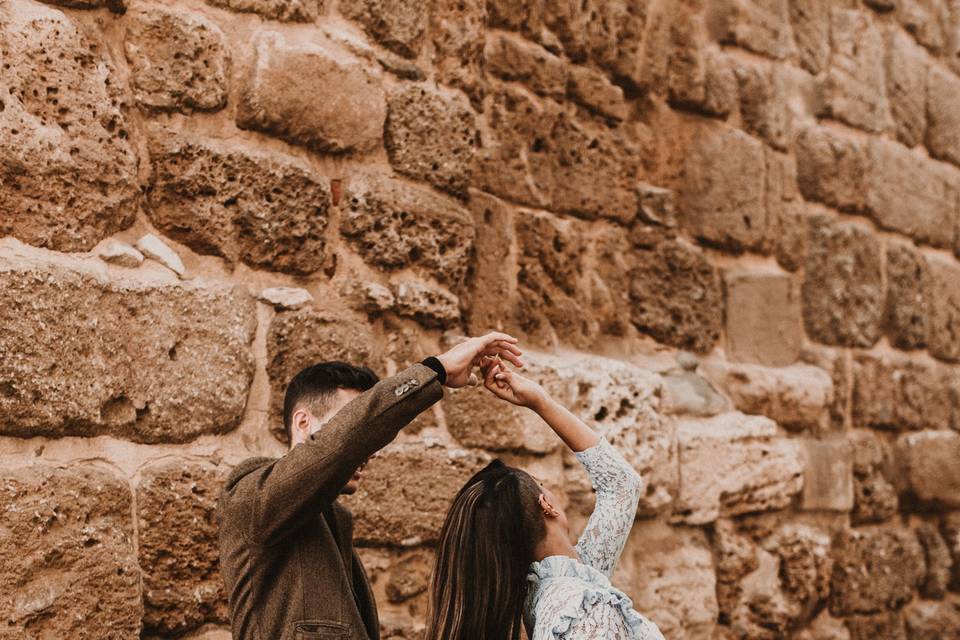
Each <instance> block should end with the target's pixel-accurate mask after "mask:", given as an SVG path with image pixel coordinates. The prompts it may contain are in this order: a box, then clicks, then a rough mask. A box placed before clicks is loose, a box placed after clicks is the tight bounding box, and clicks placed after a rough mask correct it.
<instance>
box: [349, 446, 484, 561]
mask: <svg viewBox="0 0 960 640" xmlns="http://www.w3.org/2000/svg"><path fill="white" fill-rule="evenodd" d="M487 461H488V457H487V456H485V455H483V454H480V453H472V452H468V451H464V450H463V449H447V448H444V447H441V446H434V447H424V446H423V444H422V443H417V444H393V445H390V446H388V447H387V448H386V449H383V450H381V451H380V453H379V454H377V457H376V458H373V459H372V460H371V461H370V463H369V464H368V465H367V467H366V469H365V470H364V473H363V481H362V482H361V483H360V488H359V489H358V490H357V492H356V493H355V494H353V495H352V496H348V497H346V498H344V499H343V503H344V506H346V507H347V508H349V509H350V510H351V511H352V512H353V514H354V528H353V537H354V540H355V541H356V542H357V543H358V544H361V545H374V546H383V545H391V546H397V545H402V546H409V545H422V544H433V543H436V541H437V538H438V537H439V535H440V528H441V527H442V526H443V519H444V518H445V517H446V515H447V509H448V508H449V506H450V501H451V500H453V497H454V495H456V493H457V491H459V490H460V487H462V486H463V483H464V482H466V481H467V480H468V479H469V478H470V477H471V476H472V475H473V474H474V473H476V472H477V471H479V470H480V469H481V468H482V467H483V466H484V464H486V462H487Z"/></svg>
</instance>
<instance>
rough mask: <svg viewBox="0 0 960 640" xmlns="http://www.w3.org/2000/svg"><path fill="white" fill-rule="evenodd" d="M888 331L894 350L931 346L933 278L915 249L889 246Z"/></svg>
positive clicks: (899, 244) (900, 244)
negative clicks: (929, 328) (931, 288)
mask: <svg viewBox="0 0 960 640" xmlns="http://www.w3.org/2000/svg"><path fill="white" fill-rule="evenodd" d="M886 257H887V302H886V311H885V312H884V315H885V317H886V330H887V336H888V337H889V338H890V341H891V342H892V343H893V344H894V346H897V347H900V348H901V349H921V348H923V347H925V346H926V344H927V332H928V326H929V318H930V308H931V305H932V300H931V299H930V291H929V286H930V275H929V274H928V273H927V263H926V261H925V260H924V259H923V256H922V255H921V254H920V252H919V251H917V250H916V248H914V246H913V245H911V244H909V243H906V242H890V243H889V244H888V245H887V256H886Z"/></svg>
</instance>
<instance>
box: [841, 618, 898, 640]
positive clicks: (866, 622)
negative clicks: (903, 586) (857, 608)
mask: <svg viewBox="0 0 960 640" xmlns="http://www.w3.org/2000/svg"><path fill="white" fill-rule="evenodd" d="M843 623H844V625H846V627H847V630H848V631H849V632H850V640H875V639H876V638H884V640H907V636H906V630H905V629H904V626H903V616H902V615H901V614H900V612H899V611H884V612H883V613H871V614H868V615H853V616H850V617H848V618H846V619H844V621H843Z"/></svg>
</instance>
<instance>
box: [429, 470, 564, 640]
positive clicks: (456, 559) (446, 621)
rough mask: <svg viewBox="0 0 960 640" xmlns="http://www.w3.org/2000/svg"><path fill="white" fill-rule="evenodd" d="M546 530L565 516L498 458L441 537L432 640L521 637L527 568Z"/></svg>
mask: <svg viewBox="0 0 960 640" xmlns="http://www.w3.org/2000/svg"><path fill="white" fill-rule="evenodd" d="M548 526H562V527H564V528H565V527H566V518H565V516H564V514H563V511H562V509H560V508H559V506H558V505H557V502H556V499H555V498H554V497H553V495H552V494H550V493H549V491H547V490H546V489H545V488H542V487H541V486H540V485H539V483H537V481H536V480H534V479H533V478H532V477H531V476H530V474H528V473H527V472H525V471H523V470H521V469H515V468H513V467H508V466H506V465H504V464H503V463H502V462H500V461H499V460H495V461H494V462H491V463H490V464H489V465H487V466H486V467H485V468H483V469H482V470H481V471H479V472H478V473H476V474H475V475H474V476H473V477H472V478H470V480H468V481H467V483H466V484H464V485H463V487H462V488H461V489H460V491H459V492H458V493H457V495H456V497H454V499H453V502H452V504H451V505H450V509H449V511H448V512H447V517H446V519H445V521H444V523H443V529H442V530H441V532H440V542H439V545H438V547H437V561H436V567H435V569H434V573H433V583H432V586H431V612H430V621H429V626H428V630H427V640H471V639H474V638H476V639H477V640H480V639H486V640H507V639H513V638H519V637H520V635H519V634H520V626H521V614H522V609H523V599H524V595H525V593H526V575H527V568H528V567H529V565H530V562H532V561H533V560H534V559H535V558H534V554H535V549H536V547H537V545H538V544H539V543H540V542H541V541H542V540H543V539H544V538H545V537H546V535H547V527H548Z"/></svg>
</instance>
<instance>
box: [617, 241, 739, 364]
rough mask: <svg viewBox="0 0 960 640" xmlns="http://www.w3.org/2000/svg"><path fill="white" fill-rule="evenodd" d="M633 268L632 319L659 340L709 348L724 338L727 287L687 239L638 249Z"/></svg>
mask: <svg viewBox="0 0 960 640" xmlns="http://www.w3.org/2000/svg"><path fill="white" fill-rule="evenodd" d="M636 259H637V266H636V268H634V269H633V270H632V271H631V272H630V280H631V286H630V303H631V314H632V315H631V317H632V319H633V323H634V324H635V325H636V326H637V329H639V330H640V331H642V332H644V333H648V334H650V335H651V336H653V338H655V339H656V340H657V341H658V342H662V343H665V344H669V345H672V346H675V347H679V348H681V349H689V350H691V351H697V352H707V351H710V349H712V348H713V346H714V345H715V344H716V343H717V340H718V339H719V338H720V330H721V323H722V319H723V312H722V304H723V303H722V295H723V294H722V285H721V282H720V277H719V274H718V273H717V271H716V269H715V268H714V267H713V265H711V264H710V262H709V261H708V260H707V259H706V257H705V256H704V255H703V253H702V252H701V251H700V250H699V249H697V248H695V247H693V246H690V245H688V244H685V243H681V242H663V243H660V244H659V245H657V246H656V247H654V248H653V249H652V250H645V251H637V255H636Z"/></svg>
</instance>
